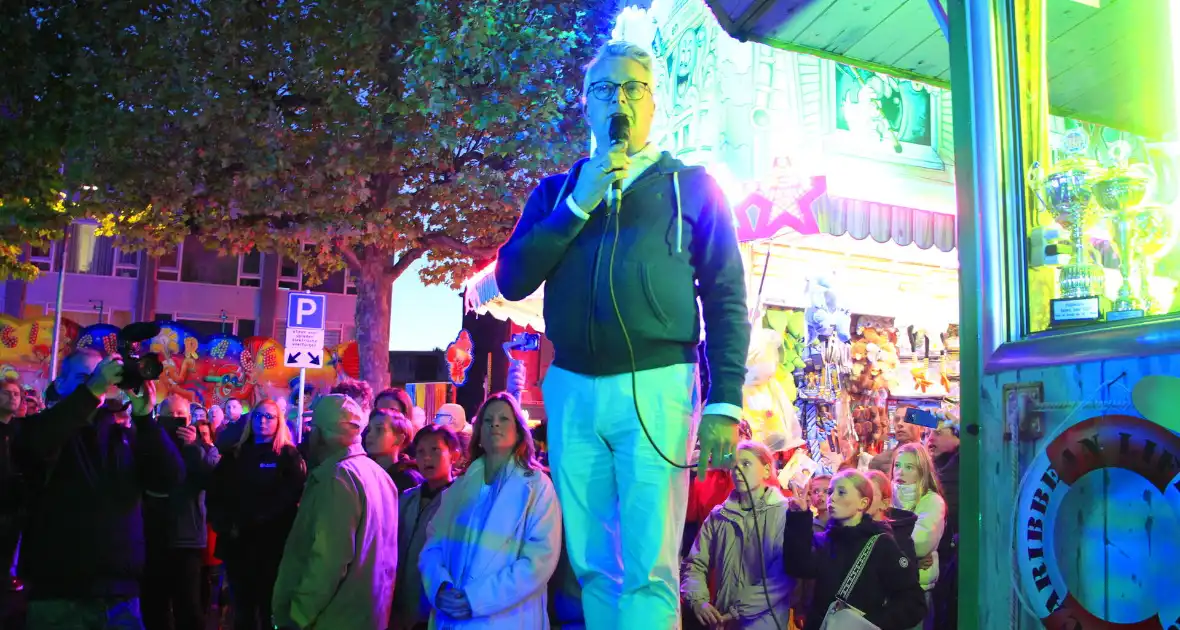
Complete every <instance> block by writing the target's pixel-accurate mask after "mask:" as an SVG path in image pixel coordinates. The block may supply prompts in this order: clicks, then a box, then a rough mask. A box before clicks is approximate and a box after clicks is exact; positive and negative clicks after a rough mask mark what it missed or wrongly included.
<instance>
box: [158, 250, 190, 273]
mask: <svg viewBox="0 0 1180 630" xmlns="http://www.w3.org/2000/svg"><path fill="white" fill-rule="evenodd" d="M183 258H184V243H179V244H177V245H176V249H174V250H172V251H170V252H167V253H165V254H164V255H163V256H160V264H159V267H157V268H156V279H157V280H179V279H180V261H181V260H182V259H183Z"/></svg>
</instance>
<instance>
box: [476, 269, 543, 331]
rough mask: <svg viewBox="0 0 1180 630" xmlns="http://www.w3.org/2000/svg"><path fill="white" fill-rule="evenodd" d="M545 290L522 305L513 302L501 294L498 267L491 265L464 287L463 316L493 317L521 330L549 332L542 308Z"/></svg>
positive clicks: (521, 303) (522, 302) (534, 294)
mask: <svg viewBox="0 0 1180 630" xmlns="http://www.w3.org/2000/svg"><path fill="white" fill-rule="evenodd" d="M544 299H545V287H544V286H543V285H542V286H541V288H540V289H537V291H536V292H535V293H533V294H532V295H530V296H528V297H527V298H525V299H523V300H521V301H519V302H509V301H508V300H506V299H504V296H503V295H501V294H500V287H499V286H497V285H496V263H492V264H491V265H488V266H487V267H485V268H484V269H482V270H481V271H479V272H478V273H476V274H475V275H474V276H472V277H471V278H470V279H468V280H467V282H465V283H464V284H463V312H464V313H471V312H475V313H477V314H479V315H491V316H492V317H495V318H496V319H501V320H512V321H513V322H516V324H517V325H520V326H532V328H533V330H536V331H540V332H544V331H545V318H544V316H543V315H542V304H543V302H544Z"/></svg>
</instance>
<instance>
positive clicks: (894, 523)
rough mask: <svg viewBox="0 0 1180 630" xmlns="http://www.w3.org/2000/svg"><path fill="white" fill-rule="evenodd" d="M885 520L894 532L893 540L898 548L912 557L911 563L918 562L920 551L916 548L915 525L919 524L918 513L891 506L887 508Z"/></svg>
mask: <svg viewBox="0 0 1180 630" xmlns="http://www.w3.org/2000/svg"><path fill="white" fill-rule="evenodd" d="M885 522H886V523H887V524H888V525H889V530H890V531H891V532H892V533H893V541H894V542H896V543H897V548H898V549H901V552H902V553H903V554H905V557H907V558H909V559H910V562H911V563H914V564H917V562H918V551H917V550H916V549H915V548H914V525H917V524H918V515H917V514H914V513H913V512H911V511H909V510H903V509H901V508H894V507H891V508H889V509H887V510H885Z"/></svg>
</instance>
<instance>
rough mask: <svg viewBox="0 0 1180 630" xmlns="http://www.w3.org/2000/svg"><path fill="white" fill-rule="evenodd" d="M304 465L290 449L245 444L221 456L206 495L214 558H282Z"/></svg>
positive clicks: (303, 480) (297, 501)
mask: <svg viewBox="0 0 1180 630" xmlns="http://www.w3.org/2000/svg"><path fill="white" fill-rule="evenodd" d="M306 481H307V467H306V466H305V465H304V463H303V458H302V457H300V455H299V451H297V450H296V449H295V447H294V446H286V447H284V448H283V449H282V450H281V452H280V453H275V452H274V448H273V446H272V445H271V444H270V443H262V444H258V443H254V442H247V443H246V444H243V445H241V446H240V447H238V448H233V449H231V450H229V451H226V452H224V453H222V454H221V461H220V462H219V463H218V464H217V468H216V469H214V471H213V480H212V482H211V483H210V485H209V492H208V494H207V495H206V500H207V505H208V507H209V524H210V525H212V526H213V530H214V531H216V532H217V536H218V538H217V549H216V554H217V557H218V558H221V559H223V560H227V559H232V557H233V556H235V555H237V554H242V553H244V554H262V555H263V556H266V557H268V558H269V557H275V556H281V555H282V551H283V545H284V544H285V542H286V539H287V534H288V533H290V531H291V525H292V524H293V523H294V522H295V514H296V512H297V511H298V509H299V498H300V496H301V495H302V494H303V484H304V482H306Z"/></svg>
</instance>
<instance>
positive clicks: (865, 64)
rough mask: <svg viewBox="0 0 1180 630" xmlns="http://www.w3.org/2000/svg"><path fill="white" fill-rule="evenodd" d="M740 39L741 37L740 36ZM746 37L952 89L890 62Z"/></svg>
mask: <svg viewBox="0 0 1180 630" xmlns="http://www.w3.org/2000/svg"><path fill="white" fill-rule="evenodd" d="M738 39H741V37H738ZM746 39H748V40H749V41H752V42H757V43H759V44H765V45H767V46H770V47H771V48H777V49H779V50H786V51H789V52H796V53H801V54H804V55H811V56H813V57H819V58H820V59H828V60H831V61H835V62H837V63H843V64H847V65H850V66H853V67H856V68H863V69H865V70H868V71H870V72H878V73H880V74H887V75H889V76H891V77H897V78H899V79H908V80H910V81H917V82H918V83H925V84H926V85H931V86H934V87H936V88H943V89H950V87H951V83H950V82H949V81H944V80H942V79H937V78H934V77H931V76H926V75H924V74H921V73H919V72H913V71H910V70H906V69H904V68H895V67H893V66H890V65H888V64H883V63H877V62H875V61H868V60H866V59H856V58H855V57H849V56H847V55H841V54H840V53H834V52H831V51H829V50H824V49H822V48H813V47H811V46H803V45H801V44H793V43H791V42H784V41H780V40H777V39H770V38H768V37H760V36H756V35H747V36H746Z"/></svg>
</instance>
